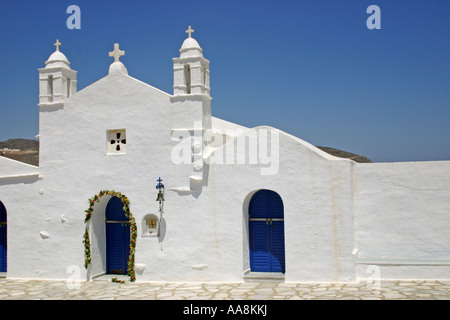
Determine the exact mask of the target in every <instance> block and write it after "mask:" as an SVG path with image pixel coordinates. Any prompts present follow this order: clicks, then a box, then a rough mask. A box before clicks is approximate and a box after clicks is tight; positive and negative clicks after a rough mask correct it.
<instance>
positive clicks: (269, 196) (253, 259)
mask: <svg viewBox="0 0 450 320" xmlns="http://www.w3.org/2000/svg"><path fill="white" fill-rule="evenodd" d="M249 216H250V221H249V234H250V240H249V248H250V269H251V270H252V271H254V272H282V273H284V272H285V269H286V268H285V245H284V220H283V219H284V207H283V201H282V200H281V197H280V196H279V195H278V194H277V193H275V192H273V191H270V190H260V191H258V192H256V193H255V194H254V195H253V197H252V199H251V200H250V204H249ZM261 219H264V220H262V221H261ZM272 219H275V221H272Z"/></svg>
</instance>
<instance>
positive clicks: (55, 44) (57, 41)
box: [53, 39, 61, 51]
mask: <svg viewBox="0 0 450 320" xmlns="http://www.w3.org/2000/svg"><path fill="white" fill-rule="evenodd" d="M53 45H54V46H55V47H56V51H59V46H60V45H61V42H59V39H56V42H55V43H54V44H53Z"/></svg>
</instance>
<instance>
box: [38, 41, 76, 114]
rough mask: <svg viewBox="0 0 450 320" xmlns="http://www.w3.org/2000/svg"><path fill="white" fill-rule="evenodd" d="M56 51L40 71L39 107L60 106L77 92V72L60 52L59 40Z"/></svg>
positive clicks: (56, 43)
mask: <svg viewBox="0 0 450 320" xmlns="http://www.w3.org/2000/svg"><path fill="white" fill-rule="evenodd" d="M54 45H55V47H56V50H55V52H53V53H52V54H51V55H50V57H49V58H48V60H47V61H45V65H46V66H45V68H41V69H38V70H39V106H40V107H41V106H60V105H62V103H63V102H64V99H66V98H68V97H70V96H71V95H72V94H74V93H75V92H77V72H76V71H75V70H72V69H71V68H70V66H69V65H70V62H69V60H67V58H66V56H65V55H64V54H63V53H62V52H61V51H59V46H60V45H61V43H60V42H59V40H58V39H57V40H56V42H55V44H54Z"/></svg>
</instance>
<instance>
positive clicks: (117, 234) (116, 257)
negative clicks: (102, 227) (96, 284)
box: [105, 197, 130, 274]
mask: <svg viewBox="0 0 450 320" xmlns="http://www.w3.org/2000/svg"><path fill="white" fill-rule="evenodd" d="M105 215H106V273H107V274H126V273H127V268H128V265H127V261H128V257H129V255H130V225H129V223H128V219H127V217H126V216H125V212H124V211H123V203H122V201H121V200H120V199H119V198H117V197H113V198H111V200H109V202H108V204H107V206H106V212H105Z"/></svg>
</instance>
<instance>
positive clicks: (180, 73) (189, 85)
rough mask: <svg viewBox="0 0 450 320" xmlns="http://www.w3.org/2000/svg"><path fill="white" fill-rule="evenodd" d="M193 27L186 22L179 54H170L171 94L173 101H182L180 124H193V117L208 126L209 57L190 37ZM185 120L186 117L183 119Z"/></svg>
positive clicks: (183, 126)
mask: <svg viewBox="0 0 450 320" xmlns="http://www.w3.org/2000/svg"><path fill="white" fill-rule="evenodd" d="M193 32H194V30H193V29H192V28H191V26H189V28H188V29H187V30H186V33H187V34H188V37H187V38H186V39H185V40H184V42H183V44H182V46H181V49H180V57H178V58H173V97H172V102H174V103H175V104H177V103H179V102H181V103H183V104H184V106H183V107H182V108H183V109H184V110H183V109H181V110H179V111H180V112H181V114H183V113H186V112H187V113H188V114H186V116H187V117H186V116H183V117H180V120H182V121H181V122H182V123H178V124H175V126H176V127H179V128H192V127H193V123H194V121H196V122H198V121H202V127H203V128H204V129H210V128H211V95H210V86H209V60H207V59H205V58H204V57H203V50H202V48H201V47H200V45H199V44H198V42H197V40H195V39H194V38H192V33H193ZM186 121H188V122H187V123H186Z"/></svg>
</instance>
